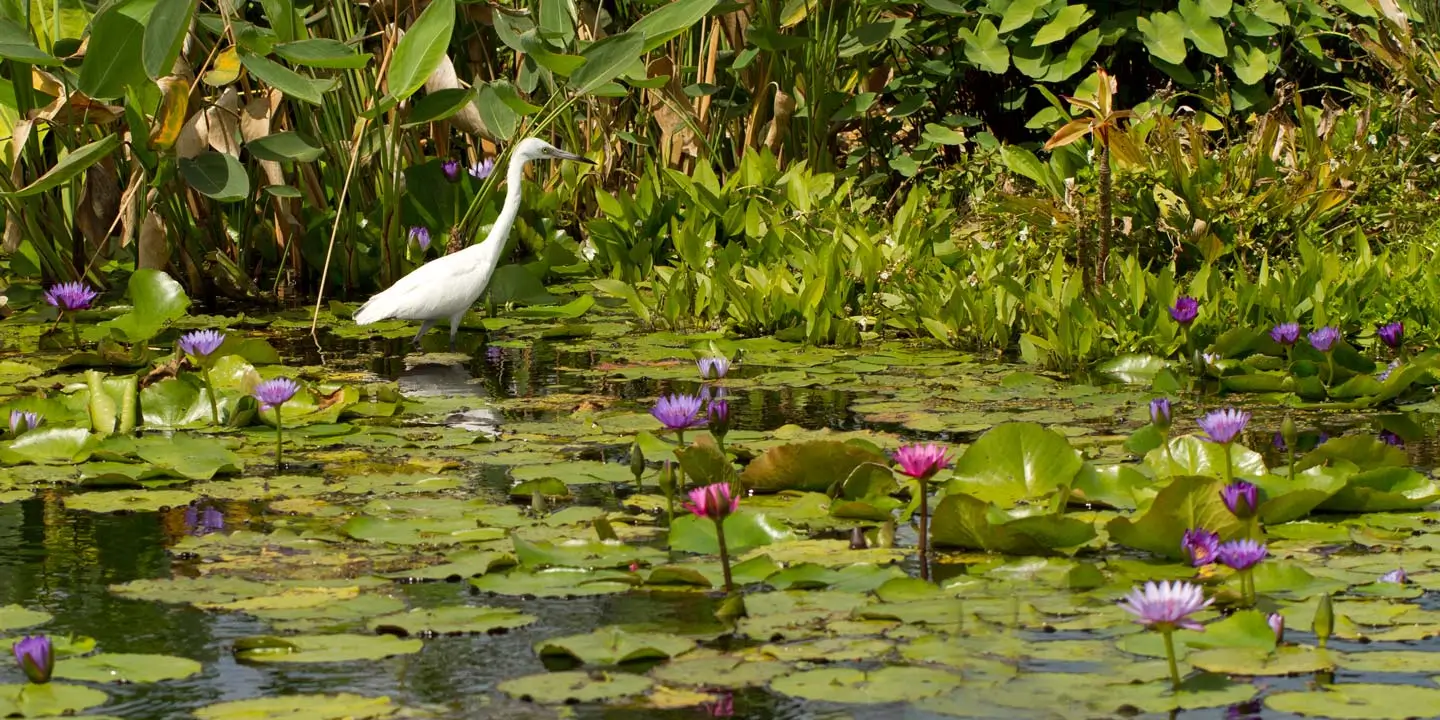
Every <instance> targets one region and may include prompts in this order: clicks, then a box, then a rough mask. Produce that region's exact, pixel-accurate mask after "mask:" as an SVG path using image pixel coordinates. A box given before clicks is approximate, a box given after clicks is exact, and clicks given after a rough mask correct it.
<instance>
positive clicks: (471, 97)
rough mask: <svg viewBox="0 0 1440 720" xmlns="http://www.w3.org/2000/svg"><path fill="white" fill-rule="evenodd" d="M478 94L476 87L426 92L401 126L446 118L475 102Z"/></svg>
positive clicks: (407, 126)
mask: <svg viewBox="0 0 1440 720" xmlns="http://www.w3.org/2000/svg"><path fill="white" fill-rule="evenodd" d="M476 95H477V91H476V89H475V88H447V89H444V90H437V91H435V92H432V93H426V94H425V97H423V98H420V100H419V101H417V102H416V103H415V106H414V107H412V108H410V114H409V115H408V116H406V118H405V122H404V123H402V124H401V126H400V127H406V128H411V127H415V126H416V125H424V124H425V123H432V122H438V121H440V120H444V119H446V118H448V117H450V116H451V115H454V114H455V113H457V112H460V111H461V110H462V109H463V108H464V107H465V106H466V105H469V104H470V103H472V102H474V101H475V97H476Z"/></svg>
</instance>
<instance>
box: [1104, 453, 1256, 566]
mask: <svg viewBox="0 0 1440 720" xmlns="http://www.w3.org/2000/svg"><path fill="white" fill-rule="evenodd" d="M1157 452H1159V451H1157ZM1224 485H1225V483H1224V481H1223V480H1219V479H1217V478H1212V477H1199V476H1182V477H1177V478H1175V479H1173V480H1172V481H1171V482H1170V484H1169V485H1167V486H1165V487H1164V488H1162V489H1161V490H1160V494H1159V495H1156V496H1155V500H1154V501H1153V502H1151V503H1150V507H1149V508H1147V509H1146V510H1145V513H1144V514H1143V515H1141V516H1140V517H1138V518H1130V517H1117V518H1115V519H1113V520H1111V521H1110V522H1109V523H1107V524H1106V525H1105V529H1106V530H1107V531H1109V533H1110V539H1112V540H1114V541H1115V542H1117V543H1120V544H1122V545H1125V546H1127V547H1132V548H1136V549H1139V550H1148V551H1150V552H1152V553H1155V554H1157V555H1161V556H1163V557H1167V558H1172V559H1177V560H1178V559H1180V558H1181V557H1182V556H1183V552H1182V551H1181V548H1180V540H1181V539H1182V538H1183V537H1184V535H1185V531H1186V530H1189V529H1191V528H1205V529H1207V530H1209V531H1211V532H1215V533H1219V534H1220V537H1221V539H1225V540H1228V539H1231V538H1233V537H1235V536H1236V535H1237V534H1238V533H1239V532H1241V530H1242V526H1241V523H1240V520H1238V519H1237V518H1236V517H1235V515H1234V514H1233V513H1231V512H1230V510H1229V509H1227V508H1226V507H1225V502H1224V501H1223V500H1222V499H1221V498H1220V489H1221V488H1222V487H1224Z"/></svg>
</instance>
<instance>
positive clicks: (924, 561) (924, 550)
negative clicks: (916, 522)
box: [916, 478, 930, 580]
mask: <svg viewBox="0 0 1440 720" xmlns="http://www.w3.org/2000/svg"><path fill="white" fill-rule="evenodd" d="M916 482H917V483H919V484H920V579H921V580H929V579H930V552H929V550H930V493H928V492H926V491H927V490H928V488H927V487H926V485H927V484H928V483H927V482H926V481H925V478H916Z"/></svg>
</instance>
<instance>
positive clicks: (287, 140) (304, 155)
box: [245, 130, 325, 162]
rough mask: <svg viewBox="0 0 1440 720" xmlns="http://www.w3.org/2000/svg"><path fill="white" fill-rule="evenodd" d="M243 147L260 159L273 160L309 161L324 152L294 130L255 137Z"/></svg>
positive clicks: (317, 157) (316, 158)
mask: <svg viewBox="0 0 1440 720" xmlns="http://www.w3.org/2000/svg"><path fill="white" fill-rule="evenodd" d="M245 149H246V150H249V151H250V152H251V153H253V154H254V155H255V157H257V158H260V159H261V160H272V161H274V162H311V161H314V160H318V159H319V158H320V156H321V155H324V154H325V150H324V149H323V148H319V147H316V146H315V145H312V144H311V143H310V139H309V138H307V137H305V136H304V135H301V134H300V133H298V132H295V131H294V130H288V131H286V132H279V133H274V134H271V135H266V136H265V137H259V138H255V139H254V140H251V141H250V142H248V143H245Z"/></svg>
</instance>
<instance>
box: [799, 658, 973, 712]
mask: <svg viewBox="0 0 1440 720" xmlns="http://www.w3.org/2000/svg"><path fill="white" fill-rule="evenodd" d="M962 682H964V680H963V679H962V678H961V677H960V676H959V675H956V674H955V673H951V672H946V671H944V670H937V669H934V668H924V667H912V666H904V665H895V666H890V667H883V668H879V669H877V670H872V671H869V672H866V671H864V670H857V669H854V668H819V669H816V670H806V671H804V672H798V673H794V674H792V675H784V676H781V677H778V678H776V679H775V680H773V681H772V682H771V683H770V689H771V690H774V691H775V692H778V693H781V694H783V695H789V696H791V697H797V698H801V699H803V700H817V701H823V702H837V703H853V704H867V705H868V704H879V703H893V702H909V701H914V700H918V699H921V698H927V697H933V696H936V695H940V694H942V693H944V692H947V691H949V690H952V689H954V688H955V687H957V686H958V685H960V684H961V683H962Z"/></svg>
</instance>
